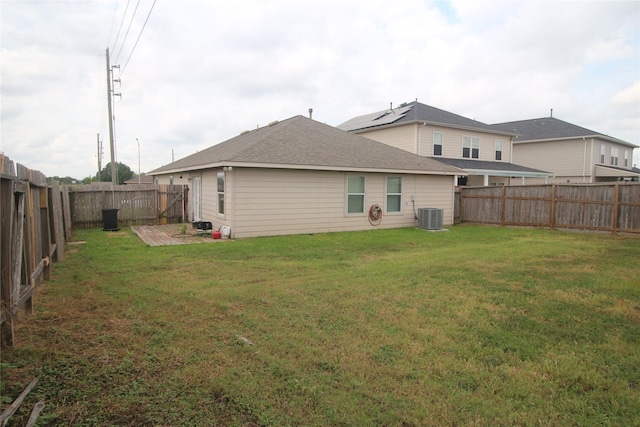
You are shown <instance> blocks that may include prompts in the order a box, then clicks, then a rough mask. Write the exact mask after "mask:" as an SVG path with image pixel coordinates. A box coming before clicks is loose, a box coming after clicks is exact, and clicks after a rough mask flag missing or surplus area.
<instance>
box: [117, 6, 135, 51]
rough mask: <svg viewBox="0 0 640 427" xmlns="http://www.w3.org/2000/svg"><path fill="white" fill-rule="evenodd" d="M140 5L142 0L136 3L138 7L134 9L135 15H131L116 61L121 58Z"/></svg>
mask: <svg viewBox="0 0 640 427" xmlns="http://www.w3.org/2000/svg"><path fill="white" fill-rule="evenodd" d="M138 6H140V0H138V2H137V3H136V8H135V9H134V10H133V15H131V20H130V21H129V26H128V27H127V32H126V33H125V35H124V38H123V39H122V44H120V50H119V51H118V54H117V55H116V61H115V62H116V63H117V62H118V59H119V58H120V54H121V53H122V48H123V47H124V44H125V43H126V41H127V36H129V30H131V24H133V20H134V18H135V17H136V12H138Z"/></svg>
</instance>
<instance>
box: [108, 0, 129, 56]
mask: <svg viewBox="0 0 640 427" xmlns="http://www.w3.org/2000/svg"><path fill="white" fill-rule="evenodd" d="M130 1H131V0H127V6H126V7H125V8H124V15H122V20H121V21H120V28H118V34H116V39H115V40H114V41H113V47H112V48H111V50H112V51H115V50H116V45H117V44H118V37H120V31H121V30H122V24H124V18H125V17H126V16H127V10H129V2H130Z"/></svg>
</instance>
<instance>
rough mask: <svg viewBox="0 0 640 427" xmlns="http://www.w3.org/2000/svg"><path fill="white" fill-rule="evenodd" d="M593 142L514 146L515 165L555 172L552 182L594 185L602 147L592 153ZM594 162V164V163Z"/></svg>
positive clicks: (572, 141) (595, 146)
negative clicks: (594, 173) (594, 160)
mask: <svg viewBox="0 0 640 427" xmlns="http://www.w3.org/2000/svg"><path fill="white" fill-rule="evenodd" d="M591 147H592V144H591V140H590V139H588V140H586V142H585V141H584V140H582V139H570V140H566V141H548V142H530V143H516V144H514V152H513V163H516V164H519V165H523V166H528V167H530V168H534V169H539V170H544V171H548V172H553V173H554V174H555V175H556V177H555V178H554V179H550V180H549V182H566V180H567V179H571V182H591V176H592V173H593V159H594V158H595V157H596V156H598V157H599V156H600V146H599V144H595V145H594V146H593V150H592V149H591ZM590 159H591V162H590Z"/></svg>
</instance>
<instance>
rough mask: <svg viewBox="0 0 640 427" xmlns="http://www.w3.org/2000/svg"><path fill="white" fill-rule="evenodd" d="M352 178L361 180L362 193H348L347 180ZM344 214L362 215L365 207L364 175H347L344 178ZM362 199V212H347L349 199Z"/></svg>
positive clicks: (365, 181) (365, 180)
mask: <svg viewBox="0 0 640 427" xmlns="http://www.w3.org/2000/svg"><path fill="white" fill-rule="evenodd" d="M353 178H358V179H362V190H363V192H362V193H355V192H354V193H350V192H349V180H350V179H353ZM344 185H345V209H344V211H345V214H346V215H364V212H365V206H366V205H367V196H366V194H367V177H366V176H364V175H347V176H346V178H345V183H344ZM352 196H353V197H362V211H361V212H349V199H350V198H351V197H352Z"/></svg>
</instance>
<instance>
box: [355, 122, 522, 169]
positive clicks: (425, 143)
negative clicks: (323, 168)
mask: <svg viewBox="0 0 640 427" xmlns="http://www.w3.org/2000/svg"><path fill="white" fill-rule="evenodd" d="M434 132H440V133H441V134H442V135H443V144H442V156H436V157H448V158H453V159H461V158H462V137H463V136H470V137H477V138H480V152H479V158H478V160H489V161H494V160H495V148H496V139H500V140H502V141H503V144H502V160H501V161H503V162H510V156H511V140H510V138H509V136H508V135H497V134H492V133H485V132H477V131H466V130H460V129H454V128H448V127H440V126H431V125H427V126H424V125H418V124H415V123H413V124H407V125H405V126H396V127H391V128H387V129H380V130H372V131H369V132H362V133H359V135H361V136H365V137H367V138H370V139H373V140H375V141H379V142H382V143H385V144H388V145H391V146H393V147H396V148H400V149H402V150H405V151H409V152H411V153H417V154H420V155H421V156H429V157H431V156H433V133H434Z"/></svg>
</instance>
